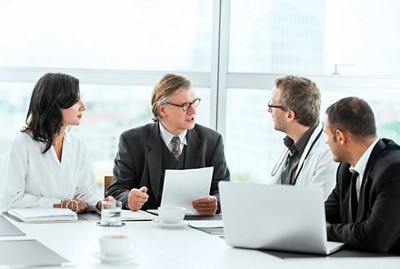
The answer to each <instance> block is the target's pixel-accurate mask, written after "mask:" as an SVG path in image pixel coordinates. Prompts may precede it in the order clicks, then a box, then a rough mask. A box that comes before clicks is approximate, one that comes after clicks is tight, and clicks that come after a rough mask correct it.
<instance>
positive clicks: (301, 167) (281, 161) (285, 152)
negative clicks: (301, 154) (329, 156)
mask: <svg viewBox="0 0 400 269" xmlns="http://www.w3.org/2000/svg"><path fill="white" fill-rule="evenodd" d="M323 127H324V124H323V123H322V128H321V130H320V131H319V133H318V135H317V137H316V138H315V139H314V141H313V142H312V144H311V146H310V148H309V149H308V151H307V154H306V156H305V158H304V161H305V160H306V159H307V157H308V155H309V154H310V152H311V150H312V148H313V147H314V145H315V143H316V142H317V141H318V139H319V138H320V136H321V135H322V132H323V131H324V128H323ZM288 155H289V149H286V150H284V151H283V153H282V155H281V156H280V157H279V159H278V162H276V163H275V165H274V167H273V168H272V171H271V177H273V176H275V175H276V173H277V172H278V170H279V168H280V167H281V166H282V163H283V162H284V161H285V160H286V159H287V157H288ZM304 161H303V162H302V163H301V166H300V169H297V173H296V176H295V178H294V183H293V185H294V184H296V181H297V177H298V176H299V174H300V172H301V170H302V169H303V166H304Z"/></svg>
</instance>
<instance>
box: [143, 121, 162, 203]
mask: <svg viewBox="0 0 400 269" xmlns="http://www.w3.org/2000/svg"><path fill="white" fill-rule="evenodd" d="M161 143H163V141H162V139H161V137H160V131H159V127H158V123H155V124H154V125H153V126H152V128H151V131H150V135H149V138H148V139H147V141H146V163H147V165H148V169H149V181H150V185H151V189H152V190H153V194H154V197H155V198H156V199H157V197H158V193H159V191H160V180H161V167H162V163H161V162H162V152H161V151H162V149H161V147H162V144H161Z"/></svg>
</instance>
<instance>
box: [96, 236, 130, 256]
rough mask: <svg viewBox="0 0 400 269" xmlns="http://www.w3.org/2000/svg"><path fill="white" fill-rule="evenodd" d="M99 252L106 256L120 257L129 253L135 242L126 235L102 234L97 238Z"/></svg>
mask: <svg viewBox="0 0 400 269" xmlns="http://www.w3.org/2000/svg"><path fill="white" fill-rule="evenodd" d="M99 245H100V251H101V254H102V255H104V256H107V257H122V256H127V255H129V254H131V253H132V252H133V251H134V250H135V248H136V242H135V241H133V240H132V239H131V238H129V237H128V236H127V235H118V234H115V235H103V236H101V237H100V238H99Z"/></svg>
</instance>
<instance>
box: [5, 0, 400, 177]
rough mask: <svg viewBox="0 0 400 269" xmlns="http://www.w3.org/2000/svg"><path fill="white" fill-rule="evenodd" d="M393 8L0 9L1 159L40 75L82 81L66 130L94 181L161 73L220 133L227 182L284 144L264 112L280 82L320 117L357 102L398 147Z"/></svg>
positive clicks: (258, 3) (176, 3) (386, 0)
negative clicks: (313, 105)
mask: <svg viewBox="0 0 400 269" xmlns="http://www.w3.org/2000/svg"><path fill="white" fill-rule="evenodd" d="M399 10H400V2H399V1H397V0H382V1H375V0H352V1H347V0H335V1H329V0H322V1H321V0H303V1H298V0H268V1H265V0H252V1H247V0H230V1H229V0H170V1H163V0H147V1H140V0H121V1H106V0H84V1H82V0H57V1H54V0H35V1H30V0H13V1H6V0H0V35H1V37H2V40H1V42H0V125H1V126H2V129H1V130H2V131H1V132H0V159H1V158H2V154H3V153H4V150H5V148H6V146H7V144H8V143H9V142H10V141H11V140H12V139H13V137H14V136H15V135H16V134H18V132H19V130H20V129H21V128H22V126H23V125H24V120H25V116H26V115H25V114H26V111H27V107H28V102H29V97H30V94H31V91H32V89H33V86H34V84H35V82H36V81H37V79H38V78H39V77H40V76H42V75H43V74H44V73H47V72H64V73H68V74H71V75H74V76H76V77H78V78H79V79H80V82H81V90H82V95H83V100H84V101H85V102H86V105H87V111H86V112H85V113H84V118H83V121H82V124H81V126H79V127H74V128H72V130H71V131H72V132H75V133H77V134H78V135H79V136H80V137H82V138H83V139H85V140H86V141H87V142H88V146H89V150H90V159H91V161H92V163H93V166H94V168H95V170H96V173H97V175H98V179H99V181H100V180H101V178H102V176H103V175H105V174H111V170H112V166H113V158H114V156H115V152H116V150H117V145H118V137H119V135H120V134H121V133H122V132H123V131H124V130H127V129H129V128H132V127H135V126H139V125H142V124H145V123H149V122H151V117H152V116H151V112H150V94H151V90H152V88H153V86H154V84H155V83H156V82H157V80H158V79H159V78H161V76H162V75H164V74H165V73H167V72H175V73H180V74H183V75H184V76H186V77H188V78H189V79H190V80H191V81H192V83H193V85H194V89H195V90H196V93H197V95H198V96H199V97H201V98H202V102H201V104H200V106H199V107H198V118H197V119H198V122H199V123H201V124H204V125H206V126H209V127H211V128H216V129H217V131H220V132H221V133H222V134H223V136H224V142H225V150H226V157H227V162H228V166H229V168H230V170H231V174H232V178H233V180H242V181H258V182H266V181H267V180H268V177H269V174H270V171H271V170H272V167H273V165H274V164H275V162H276V160H277V159H278V158H279V156H280V154H281V152H282V149H283V145H282V138H283V136H284V134H282V133H279V132H276V131H275V130H274V129H273V124H272V121H271V116H270V114H269V113H268V112H267V103H268V101H269V99H270V97H271V92H272V90H273V89H274V80H275V79H276V78H277V77H280V76H284V75H286V74H294V75H302V76H308V77H310V78H311V79H313V80H315V81H316V82H317V84H318V86H319V88H320V89H321V93H322V101H323V104H322V109H321V119H323V118H324V115H323V114H324V113H323V112H324V111H325V108H326V107H327V106H328V105H329V104H331V103H332V102H334V101H336V100H338V99H339V98H341V97H344V96H348V95H355V96H359V97H362V98H364V99H366V100H367V101H368V102H370V104H371V106H372V108H373V109H374V111H375V113H376V117H377V124H378V129H379V135H380V136H385V137H389V138H392V139H395V140H396V141H398V142H400V137H399V133H400V121H399V117H400V104H398V102H396V100H398V96H399V91H400V86H398V85H400V76H399V74H400V63H399V62H398V59H400V55H399V53H400V52H399V50H398V49H397V48H399V47H400V17H399V16H398V11H399Z"/></svg>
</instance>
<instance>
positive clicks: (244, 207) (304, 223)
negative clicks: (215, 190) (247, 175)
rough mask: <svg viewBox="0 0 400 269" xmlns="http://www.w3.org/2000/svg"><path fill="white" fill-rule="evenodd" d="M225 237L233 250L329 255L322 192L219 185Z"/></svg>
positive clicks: (336, 247)
mask: <svg viewBox="0 0 400 269" xmlns="http://www.w3.org/2000/svg"><path fill="white" fill-rule="evenodd" d="M219 189H220V197H221V210H222V220H223V224H224V237H225V240H226V243H227V244H228V245H231V246H233V247H242V248H251V249H267V250H278V251H290V252H301V253H312V254H321V255H329V254H331V253H333V252H335V251H337V250H339V249H340V248H342V247H343V246H344V244H343V243H338V242H330V241H328V240H327V234H326V222H325V209H324V198H323V193H322V189H320V188H313V187H308V188H307V187H296V186H289V185H266V184H251V183H236V182H222V181H221V182H220V183H219Z"/></svg>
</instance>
